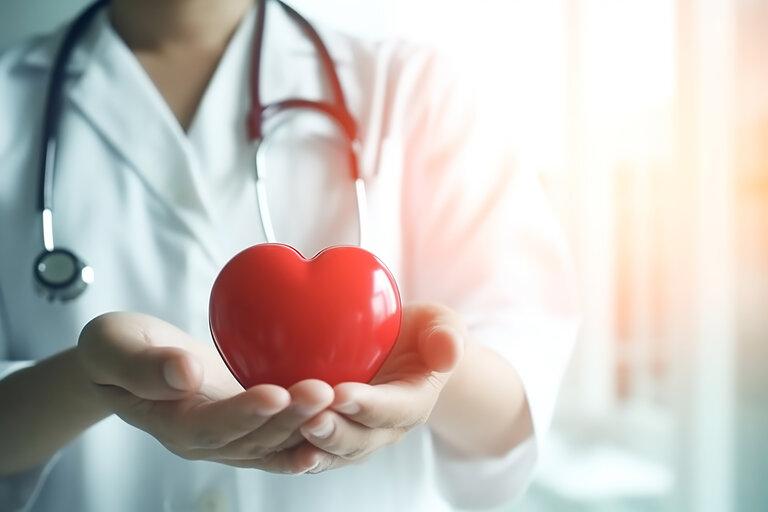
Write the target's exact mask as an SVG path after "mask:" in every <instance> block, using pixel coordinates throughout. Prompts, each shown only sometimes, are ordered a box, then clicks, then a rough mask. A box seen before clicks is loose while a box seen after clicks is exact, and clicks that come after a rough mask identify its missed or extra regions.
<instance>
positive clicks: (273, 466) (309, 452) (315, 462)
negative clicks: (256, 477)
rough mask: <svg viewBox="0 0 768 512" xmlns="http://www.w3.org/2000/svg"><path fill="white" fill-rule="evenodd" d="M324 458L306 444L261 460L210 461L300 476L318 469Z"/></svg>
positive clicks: (274, 453) (223, 459) (224, 459)
mask: <svg viewBox="0 0 768 512" xmlns="http://www.w3.org/2000/svg"><path fill="white" fill-rule="evenodd" d="M323 458H324V457H323V454H322V453H320V452H319V451H318V450H317V449H316V448H315V447H313V446H312V445H310V444H309V443H307V442H304V443H302V444H300V445H299V446H296V447H294V448H291V449H289V450H283V451H280V452H273V453H270V454H269V455H267V456H265V457H261V458H254V459H227V458H213V459H210V460H213V461H214V462H219V463H221V464H227V465H229V466H234V467H238V468H253V469H260V470H262V471H268V472H270V473H281V474H289V475H300V474H303V473H307V472H308V471H310V470H312V469H314V468H316V467H318V466H319V465H320V463H321V461H322V460H323Z"/></svg>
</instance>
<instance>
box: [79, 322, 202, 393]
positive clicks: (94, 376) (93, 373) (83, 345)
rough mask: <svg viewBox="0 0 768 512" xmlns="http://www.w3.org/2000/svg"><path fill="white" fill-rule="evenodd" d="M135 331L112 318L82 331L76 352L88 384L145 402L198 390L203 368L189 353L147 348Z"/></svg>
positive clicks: (171, 349)
mask: <svg viewBox="0 0 768 512" xmlns="http://www.w3.org/2000/svg"><path fill="white" fill-rule="evenodd" d="M136 332H137V330H136V329H130V328H126V326H125V325H124V324H123V323H121V319H120V318H114V317H112V318H109V317H107V318H105V319H103V320H100V321H99V322H95V323H94V324H93V325H91V326H90V327H89V326H87V327H86V329H84V330H83V333H82V334H81V337H80V340H79V343H78V353H79V355H80V360H81V362H82V365H83V368H84V369H85V371H86V373H87V374H88V376H89V377H90V379H91V381H93V382H94V383H95V384H101V385H107V386H118V387H120V388H123V389H125V390H126V391H128V392H130V393H131V394H133V395H136V396H138V397H140V398H144V399H148V400H175V399H179V398H181V397H183V396H186V395H188V394H189V393H191V392H194V391H196V390H197V389H199V388H200V386H201V385H202V381H203V366H202V365H201V364H200V362H199V361H198V360H197V359H196V358H195V357H194V356H193V355H192V354H191V353H190V352H188V351H186V350H184V349H182V348H179V347H173V346H156V345H151V344H149V343H147V342H146V341H145V339H144V338H143V337H142V336H141V335H137V334H135V333H136Z"/></svg>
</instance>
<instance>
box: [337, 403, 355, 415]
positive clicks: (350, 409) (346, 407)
mask: <svg viewBox="0 0 768 512" xmlns="http://www.w3.org/2000/svg"><path fill="white" fill-rule="evenodd" d="M333 408H334V409H336V410H337V411H339V412H340V413H342V414H357V413H359V412H360V405H358V404H357V403H355V402H344V403H343V404H339V405H335V406H334V407H333Z"/></svg>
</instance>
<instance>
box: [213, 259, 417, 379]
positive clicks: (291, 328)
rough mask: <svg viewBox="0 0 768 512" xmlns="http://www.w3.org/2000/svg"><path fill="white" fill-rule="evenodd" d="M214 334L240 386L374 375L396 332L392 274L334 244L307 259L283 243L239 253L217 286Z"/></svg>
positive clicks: (399, 309) (397, 308)
mask: <svg viewBox="0 0 768 512" xmlns="http://www.w3.org/2000/svg"><path fill="white" fill-rule="evenodd" d="M209 306H210V311H209V322H210V327H211V334H212V335H213V340H214V342H215V343H216V347H217V348H218V350H219V352H220V353H221V356H222V357H223V358H224V361H225V362H226V364H227V366H228V367H229V369H230V370H231V371H232V374H233V375H234V376H235V378H237V380H238V381H239V382H240V384H242V385H243V387H244V388H246V389H247V388H249V387H251V386H254V385H256V384H264V383H269V384H277V385H280V386H284V387H288V386H290V385H292V384H294V383H296V382H298V381H300V380H303V379H309V378H315V379H321V380H324V381H325V382H327V383H328V384H330V385H332V386H333V385H336V384H338V383H340V382H347V381H357V382H368V381H370V380H371V379H372V378H373V376H374V375H375V374H376V372H377V371H378V370H379V368H380V367H381V365H382V364H383V363H384V360H385V359H386V357H387V355H389V352H390V350H391V349H392V346H393V345H394V343H395V340H396V339H397V335H398V334H399V332H400V322H401V319H402V305H401V302H400V293H399V291H398V289H397V284H396V283H395V279H394V277H392V274H391V273H390V272H389V270H388V269H387V268H386V267H385V266H384V264H383V263H382V262H381V261H380V260H379V259H378V258H376V256H374V255H373V254H371V253H370V252H368V251H366V250H364V249H360V248H359V247H347V246H338V247H330V248H328V249H325V250H323V251H321V252H320V253H318V254H317V255H316V256H315V257H314V258H312V259H311V260H307V259H305V258H304V257H303V256H302V255H301V254H299V252H298V251H296V250H295V249H293V248H292V247H290V246H288V245H283V244H259V245H255V246H253V247H250V248H248V249H245V250H244V251H242V252H240V253H238V254H237V255H236V256H235V257H233V258H232V259H231V260H230V261H229V262H228V263H227V264H226V265H225V266H224V268H223V269H222V270H221V272H220V273H219V275H218V277H217V278H216V281H215V282H214V284H213V289H212V290H211V298H210V305H209Z"/></svg>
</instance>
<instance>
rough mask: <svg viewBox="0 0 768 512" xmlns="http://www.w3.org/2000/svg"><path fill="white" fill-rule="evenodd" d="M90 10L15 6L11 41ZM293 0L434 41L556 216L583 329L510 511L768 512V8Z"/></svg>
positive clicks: (749, 0) (8, 24)
mask: <svg viewBox="0 0 768 512" xmlns="http://www.w3.org/2000/svg"><path fill="white" fill-rule="evenodd" d="M85 3H86V2H84V1H83V0H3V4H4V5H3V11H2V12H3V16H2V17H0V48H3V47H6V46H8V45H9V44H11V43H13V42H14V41H17V40H18V39H20V38H23V37H25V36H27V35H29V34H32V33H36V32H40V31H45V30H49V29H50V28H52V27H54V26H56V25H57V24H59V23H61V21H62V20H64V19H65V18H67V17H69V16H70V15H72V14H73V13H74V12H75V11H76V10H77V9H78V8H80V7H81V6H82V5H84V4H85ZM290 3H292V4H294V5H295V6H296V7H298V8H300V9H302V10H303V11H304V12H305V13H306V14H308V15H310V16H311V17H313V18H315V19H317V20H319V21H322V22H324V23H326V24H330V25H334V26H336V27H339V28H341V29H343V30H346V31H349V32H354V33H358V34H361V35H364V36H365V37H377V38H378V37H389V36H401V37H407V38H410V39H416V40H421V41H424V42H427V43H430V44H433V45H438V46H441V47H443V48H444V49H445V51H446V52H448V53H449V54H450V55H451V56H452V58H454V59H456V60H457V62H460V63H462V64H463V65H464V66H465V69H466V70H467V75H468V77H469V78H471V79H473V80H474V81H475V82H476V83H477V86H478V87H479V88H480V91H481V94H480V97H482V98H483V99H484V102H485V103H484V104H483V107H484V111H485V113H486V114H487V115H488V120H489V122H493V123H496V129H497V130H498V131H499V133H502V134H504V135H505V139H506V140H507V141H508V145H509V150H510V151H511V152H513V153H514V155H515V156H516V158H517V159H518V160H519V161H520V162H521V163H522V164H524V165H527V166H532V167H534V168H535V169H537V170H538V171H539V172H540V174H541V177H542V180H543V181H544V182H545V184H546V186H547V189H548V190H549V193H550V195H551V198H552V202H553V204H554V205H555V206H556V208H557V210H558V212H559V213H560V217H561V219H562V222H563V225H564V226H565V228H566V231H567V234H568V236H569V238H570V241H571V245H572V247H573V251H574V256H575V259H576V262H577V265H578V268H579V273H580V278H581V296H582V304H583V311H584V324H583V329H582V332H581V335H580V339H579V341H578V344H577V347H576V350H575V353H574V357H573V361H572V364H571V367H570V369H569V372H568V374H567V376H566V379H565V385H564V386H563V391H562V393H561V398H560V402H559V407H558V412H557V416H556V419H555V423H554V425H553V428H552V432H551V435H550V437H549V442H548V447H547V449H546V452H545V453H544V454H543V457H542V464H541V467H540V469H539V471H538V473H537V475H536V477H535V479H534V481H533V483H532V485H531V488H530V491H529V492H528V493H527V495H526V496H525V497H524V498H523V499H522V500H521V501H520V502H518V503H515V504H510V505H508V506H506V507H503V508H501V509H500V510H504V511H517V510H526V511H571V510H573V511H581V510H583V511H603V510H610V511H657V510H658V511H697V512H699V511H701V512H706V511H712V512H723V511H730V510H739V511H760V510H768V485H766V484H765V482H766V475H768V362H767V361H766V359H767V358H768V343H767V341H768V1H766V0H643V1H638V0H635V1H630V0H538V1H536V2H531V1H529V2H523V1H515V0H475V1H473V2H463V1H458V0H455V1H452V0H408V1H406V0H366V1H364V2H360V1H355V0H322V1H320V0H295V1H292V2H290Z"/></svg>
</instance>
